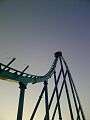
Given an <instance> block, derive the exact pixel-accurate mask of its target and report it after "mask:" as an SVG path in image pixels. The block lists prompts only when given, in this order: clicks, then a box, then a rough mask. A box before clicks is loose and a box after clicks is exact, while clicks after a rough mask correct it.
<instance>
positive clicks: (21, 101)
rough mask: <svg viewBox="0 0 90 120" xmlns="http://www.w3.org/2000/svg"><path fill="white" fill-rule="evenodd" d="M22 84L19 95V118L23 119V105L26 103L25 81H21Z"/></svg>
mask: <svg viewBox="0 0 90 120" xmlns="http://www.w3.org/2000/svg"><path fill="white" fill-rule="evenodd" d="M19 85H20V87H19V88H20V97H19V105H18V113H17V120H22V116H23V105H24V94H25V89H26V85H25V84H23V83H21V82H20V83H19Z"/></svg>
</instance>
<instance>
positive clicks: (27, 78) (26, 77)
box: [0, 52, 86, 120]
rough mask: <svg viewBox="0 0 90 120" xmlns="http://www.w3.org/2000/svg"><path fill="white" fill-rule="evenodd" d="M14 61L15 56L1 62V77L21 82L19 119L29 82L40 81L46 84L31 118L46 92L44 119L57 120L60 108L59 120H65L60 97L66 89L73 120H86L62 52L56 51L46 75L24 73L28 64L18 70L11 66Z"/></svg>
mask: <svg viewBox="0 0 90 120" xmlns="http://www.w3.org/2000/svg"><path fill="white" fill-rule="evenodd" d="M14 61H15V58H13V59H12V60H11V61H10V62H9V63H8V64H7V65H4V64H2V63H0V79H4V80H9V81H14V82H18V83H19V88H20V97H19V105H18V112H17V120H22V116H23V105H24V94H25V89H26V87H27V84H28V83H32V84H35V83H38V82H43V83H44V86H43V89H42V91H41V94H40V96H39V98H38V100H37V103H36V106H35V108H34V110H33V113H32V115H31V117H30V119H29V120H34V117H35V114H36V112H37V109H38V107H39V104H40V101H41V99H42V96H43V95H44V94H45V109H46V113H45V116H44V120H55V115H56V111H57V110H58V120H63V116H62V111H61V105H60V104H61V102H60V98H61V94H62V91H63V89H65V91H66V97H67V102H68V107H69V112H70V117H71V120H86V119H85V115H84V112H83V109H82V106H81V102H80V99H79V96H78V93H77V90H76V87H75V84H74V82H73V79H72V76H71V73H70V70H69V68H68V65H67V63H66V61H65V59H64V58H63V56H62V52H56V53H55V60H54V62H53V64H52V66H51V68H50V69H49V71H48V72H47V73H46V74H45V75H44V76H37V75H31V74H27V73H24V72H25V71H26V70H27V68H28V67H29V66H26V68H25V69H24V70H23V71H18V70H16V69H14V68H11V67H10V65H11V64H12V63H13V62H14ZM58 62H59V64H60V67H59V73H58V75H57V72H56V66H57V65H58V64H57V63H58ZM52 76H53V78H54V83H55V87H54V89H53V92H52V95H51V98H50V100H48V81H49V79H50V78H51V77H52ZM61 76H62V79H63V82H62V84H61V87H60V90H59V89H58V83H59V81H60V78H61ZM67 77H68V81H67ZM67 82H69V84H70V90H71V93H72V98H73V103H74V106H75V113H76V115H77V118H75V115H74V113H73V107H72V102H71V96H70V94H69V89H68V84H67ZM55 94H56V100H57V101H56V105H55V108H54V111H53V114H52V117H51V118H50V115H49V114H50V113H49V111H50V108H51V105H52V102H53V99H54V96H55Z"/></svg>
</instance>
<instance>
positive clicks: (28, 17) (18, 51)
mask: <svg viewBox="0 0 90 120" xmlns="http://www.w3.org/2000/svg"><path fill="white" fill-rule="evenodd" d="M60 50H61V51H62V53H63V56H64V58H65V60H66V61H67V63H68V66H69V68H70V70H71V73H72V77H73V79H74V83H75V85H76V87H77V90H78V93H79V97H80V100H81V104H82V106H83V110H84V112H85V116H86V120H90V102H89V101H90V93H89V91H90V1H89V0H1V1H0V63H1V62H2V63H5V64H7V63H8V62H9V61H10V60H11V58H12V57H16V61H15V62H14V63H13V64H12V67H14V68H16V69H19V70H23V69H24V67H25V66H26V65H30V68H29V70H28V71H27V72H28V73H30V74H31V73H32V74H37V75H43V74H45V73H46V72H47V70H48V69H49V68H50V66H51V64H52V62H53V60H54V53H55V52H56V51H60ZM41 88H42V83H41V84H40V83H39V84H37V85H32V84H30V85H28V87H27V90H26V95H25V106H24V114H23V120H29V118H30V114H31V112H32V109H33V106H35V102H36V99H37V98H38V96H39V94H40V91H41ZM36 96H37V97H36ZM18 97H19V85H18V84H17V83H11V82H7V81H2V80H0V120H16V114H17V106H18ZM42 106H43V102H42V103H41V110H39V112H38V114H39V115H38V118H35V120H42V115H43V112H42V111H43V110H42V109H43V107H42ZM41 112H42V114H41ZM64 118H66V120H67V117H66V116H64Z"/></svg>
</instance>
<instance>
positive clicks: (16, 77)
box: [0, 57, 58, 84]
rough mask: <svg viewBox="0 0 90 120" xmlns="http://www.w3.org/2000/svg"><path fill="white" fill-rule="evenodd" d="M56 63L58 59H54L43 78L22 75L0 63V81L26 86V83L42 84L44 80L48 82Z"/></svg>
mask: <svg viewBox="0 0 90 120" xmlns="http://www.w3.org/2000/svg"><path fill="white" fill-rule="evenodd" d="M57 61H58V57H56V58H55V60H54V62H53V64H52V66H51V68H50V69H49V71H48V72H47V73H46V74H45V75H43V76H38V75H32V74H27V73H23V72H21V71H18V70H16V69H14V68H11V67H9V66H7V65H4V64H2V63H0V79H2V80H7V81H10V82H22V83H23V84H28V83H33V84H35V83H38V82H43V81H45V80H48V79H49V78H50V77H51V76H52V75H53V73H54V69H55V67H56V64H57ZM6 66H7V67H6ZM4 68H6V69H4Z"/></svg>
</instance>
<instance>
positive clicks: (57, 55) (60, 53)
mask: <svg viewBox="0 0 90 120" xmlns="http://www.w3.org/2000/svg"><path fill="white" fill-rule="evenodd" d="M54 56H55V57H56V58H58V57H61V56H62V52H61V51H58V52H56V53H55V54H54Z"/></svg>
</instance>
